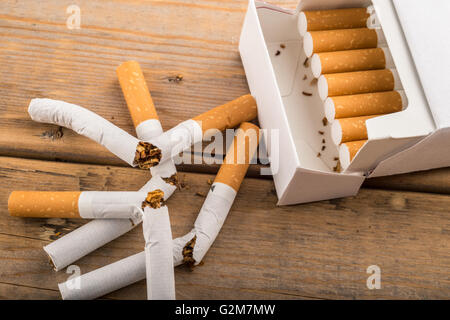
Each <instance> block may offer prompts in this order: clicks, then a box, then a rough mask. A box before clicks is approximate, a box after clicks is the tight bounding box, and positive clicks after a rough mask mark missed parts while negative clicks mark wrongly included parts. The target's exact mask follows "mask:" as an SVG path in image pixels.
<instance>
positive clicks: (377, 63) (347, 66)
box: [311, 48, 393, 78]
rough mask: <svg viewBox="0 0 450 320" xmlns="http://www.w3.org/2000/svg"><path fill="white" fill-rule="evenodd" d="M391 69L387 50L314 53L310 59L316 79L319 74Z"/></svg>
mask: <svg viewBox="0 0 450 320" xmlns="http://www.w3.org/2000/svg"><path fill="white" fill-rule="evenodd" d="M388 63H389V65H388ZM392 67H393V64H392V57H390V53H389V50H388V49H387V48H371V49H359V50H344V51H333V52H323V53H316V54H314V55H313V56H312V58H311V71H312V73H313V75H314V76H315V77H316V78H318V77H319V76H320V75H321V74H328V73H340V72H353V71H363V70H375V69H384V68H392Z"/></svg>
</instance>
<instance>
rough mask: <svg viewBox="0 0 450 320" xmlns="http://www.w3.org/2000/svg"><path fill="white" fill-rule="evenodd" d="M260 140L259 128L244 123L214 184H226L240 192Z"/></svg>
mask: <svg viewBox="0 0 450 320" xmlns="http://www.w3.org/2000/svg"><path fill="white" fill-rule="evenodd" d="M259 138H260V135H259V128H258V126H256V125H254V124H252V123H249V122H244V123H242V124H241V125H240V127H239V130H238V131H237V134H236V135H235V136H234V139H233V143H232V144H231V146H230V148H229V149H228V151H227V154H226V156H225V159H224V162H223V164H222V165H221V166H220V169H219V172H218V173H217V176H216V178H215V180H214V182H221V183H224V184H226V185H228V186H230V187H232V188H233V189H234V190H236V192H238V191H239V187H240V186H241V183H242V180H244V177H245V174H246V173H247V169H248V167H249V165H250V161H251V160H252V158H253V156H254V154H255V152H256V149H257V147H258V143H259Z"/></svg>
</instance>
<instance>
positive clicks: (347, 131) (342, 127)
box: [331, 116, 376, 146]
mask: <svg viewBox="0 0 450 320" xmlns="http://www.w3.org/2000/svg"><path fill="white" fill-rule="evenodd" d="M374 117H376V116H363V117H354V118H343V119H337V120H336V121H334V122H333V124H332V125H331V138H332V140H333V142H334V143H335V144H336V145H337V146H338V145H340V144H341V143H344V142H349V141H356V140H366V139H367V128H366V120H368V119H371V118H374Z"/></svg>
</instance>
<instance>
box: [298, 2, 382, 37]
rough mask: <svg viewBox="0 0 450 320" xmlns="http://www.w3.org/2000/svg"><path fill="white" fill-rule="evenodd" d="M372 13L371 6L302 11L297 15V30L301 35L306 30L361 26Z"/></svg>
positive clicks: (363, 25)
mask: <svg viewBox="0 0 450 320" xmlns="http://www.w3.org/2000/svg"><path fill="white" fill-rule="evenodd" d="M371 15H374V10H373V7H372V6H371V7H369V8H345V9H332V10H314V11H302V12H300V13H299V16H298V24H297V27H298V31H299V33H300V35H301V36H302V37H303V36H304V35H305V34H306V32H308V31H321V30H335V29H353V28H363V27H366V26H368V25H372V23H371V22H369V18H370V17H371Z"/></svg>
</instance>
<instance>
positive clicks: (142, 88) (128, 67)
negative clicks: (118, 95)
mask: <svg viewBox="0 0 450 320" xmlns="http://www.w3.org/2000/svg"><path fill="white" fill-rule="evenodd" d="M116 72H117V77H118V78H119V83H120V86H121V88H122V92H123V95H124V97H125V100H126V102H127V106H128V110H129V111H130V114H131V118H132V119H133V123H134V126H135V127H138V125H139V124H140V123H142V122H144V121H145V120H148V119H158V114H157V113H156V109H155V105H154V104H153V99H152V97H151V95H150V91H149V90H148V87H147V83H146V82H145V78H144V75H143V73H142V70H141V67H140V66H139V63H138V62H136V61H127V62H124V63H122V64H121V65H120V66H119V67H118V68H117V70H116Z"/></svg>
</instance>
